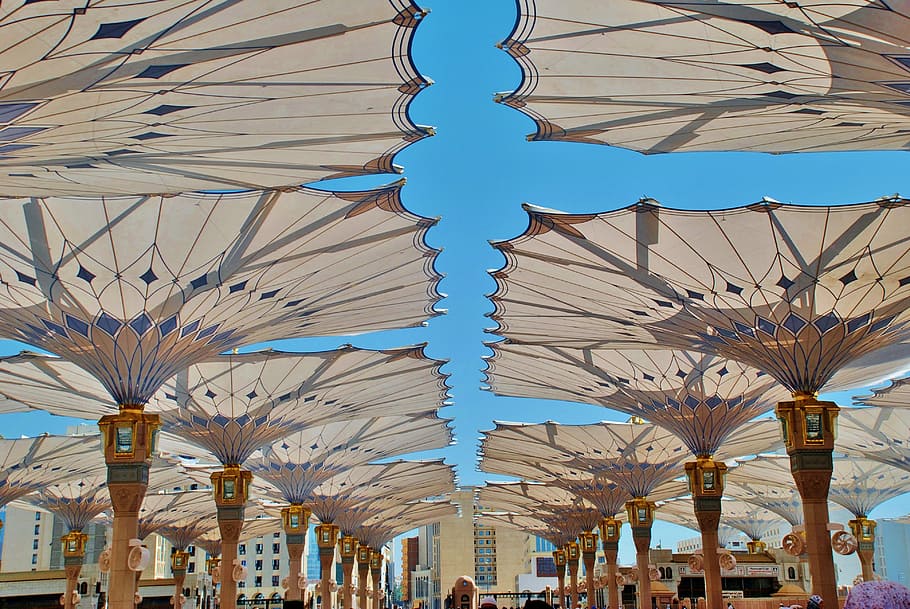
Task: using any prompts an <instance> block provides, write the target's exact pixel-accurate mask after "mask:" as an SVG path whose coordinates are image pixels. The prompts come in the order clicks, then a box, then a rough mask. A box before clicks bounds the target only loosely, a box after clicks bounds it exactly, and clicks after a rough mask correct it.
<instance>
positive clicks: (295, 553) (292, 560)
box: [281, 503, 311, 601]
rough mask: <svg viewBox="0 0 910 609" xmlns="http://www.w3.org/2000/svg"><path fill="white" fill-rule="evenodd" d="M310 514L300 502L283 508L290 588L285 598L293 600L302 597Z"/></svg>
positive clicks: (282, 521)
mask: <svg viewBox="0 0 910 609" xmlns="http://www.w3.org/2000/svg"><path fill="white" fill-rule="evenodd" d="M310 514H311V512H310V510H308V509H307V508H305V507H303V505H301V504H299V503H292V504H291V505H290V506H288V507H286V508H283V509H282V510H281V525H282V527H283V528H284V536H285V543H286V544H287V546H288V582H287V583H288V590H287V592H286V593H285V598H286V599H287V600H291V601H299V600H300V598H301V594H300V576H301V571H302V570H303V552H304V550H305V548H306V535H307V531H308V530H309V525H310Z"/></svg>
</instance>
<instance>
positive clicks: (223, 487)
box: [211, 465, 253, 520]
mask: <svg viewBox="0 0 910 609" xmlns="http://www.w3.org/2000/svg"><path fill="white" fill-rule="evenodd" d="M211 479H212V489H213V493H214V496H215V505H216V506H217V507H219V508H223V507H240V508H242V507H243V506H244V505H246V502H247V499H249V496H250V482H252V481H253V474H252V473H251V472H248V471H246V470H243V469H240V466H239V465H225V466H224V468H223V469H222V470H221V471H220V472H212V476H211ZM240 519H241V520H242V519H243V517H242V516H241V518H240Z"/></svg>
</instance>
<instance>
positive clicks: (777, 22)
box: [496, 0, 910, 154]
mask: <svg viewBox="0 0 910 609" xmlns="http://www.w3.org/2000/svg"><path fill="white" fill-rule="evenodd" d="M517 4H518V8H519V10H518V12H519V15H518V19H517V21H516V24H515V28H514V30H513V31H512V33H511V34H510V35H509V37H508V38H507V39H506V40H505V41H503V42H502V43H501V45H500V46H501V48H503V49H504V50H505V51H506V52H508V53H509V54H510V55H511V56H512V57H513V58H515V60H516V61H517V62H518V64H519V66H520V67H521V71H522V80H521V83H520V85H519V86H518V88H517V89H516V90H515V91H513V92H510V93H504V94H500V95H498V96H497V97H496V100H497V101H500V102H502V103H505V104H508V105H509V106H511V107H513V108H517V109H519V110H521V111H522V112H524V113H525V114H527V115H528V116H529V117H531V118H532V119H533V120H534V122H535V123H536V126H537V131H536V133H534V134H533V135H531V136H529V139H534V140H558V141H571V142H589V143H598V144H610V145H613V146H620V147H623V148H630V149H632V150H638V151H641V152H644V153H648V154H652V153H659V152H676V151H759V152H772V153H781V152H806V151H834V150H906V149H908V147H910V138H908V129H910V57H908V54H907V47H908V46H910V10H908V9H907V7H906V6H904V5H901V4H894V3H886V2H870V1H868V0H846V1H843V2H832V1H825V0H814V1H811V2H799V3H795V2H759V1H755V0H744V1H741V2H734V1H732V0H721V1H715V0H687V1H685V2H679V1H673V0H615V1H611V2H600V3H592V2H588V1H587V0H517Z"/></svg>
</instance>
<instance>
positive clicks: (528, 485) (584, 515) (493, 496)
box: [477, 481, 603, 534]
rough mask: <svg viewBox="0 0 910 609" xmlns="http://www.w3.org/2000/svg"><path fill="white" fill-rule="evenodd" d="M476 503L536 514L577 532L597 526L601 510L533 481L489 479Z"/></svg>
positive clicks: (559, 489)
mask: <svg viewBox="0 0 910 609" xmlns="http://www.w3.org/2000/svg"><path fill="white" fill-rule="evenodd" d="M477 504H478V505H479V506H481V509H483V510H493V511H506V512H517V513H524V514H529V515H535V516H536V517H537V518H538V519H540V520H542V521H544V522H548V523H552V524H554V525H555V524H556V523H560V524H561V525H562V526H560V528H563V529H566V530H574V532H575V533H576V534H577V533H580V532H582V531H590V530H592V529H595V528H597V526H598V525H599V524H600V521H601V520H602V518H603V516H602V515H601V513H600V510H599V509H598V508H596V507H595V506H594V505H592V504H591V503H589V502H587V501H585V500H584V499H583V498H581V497H579V496H577V495H574V494H573V493H571V492H569V491H566V490H565V489H562V488H559V487H556V486H551V485H548V484H540V483H532V482H524V481H522V482H488V483H487V484H486V486H483V487H481V488H480V489H479V490H478V491H477Z"/></svg>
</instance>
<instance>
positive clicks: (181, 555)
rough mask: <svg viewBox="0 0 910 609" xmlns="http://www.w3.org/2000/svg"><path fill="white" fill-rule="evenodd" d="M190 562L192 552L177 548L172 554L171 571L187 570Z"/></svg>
mask: <svg viewBox="0 0 910 609" xmlns="http://www.w3.org/2000/svg"><path fill="white" fill-rule="evenodd" d="M189 563H190V553H189V552H187V551H186V550H176V551H175V552H174V553H173V554H171V571H186V569H187V565H188V564H189Z"/></svg>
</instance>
